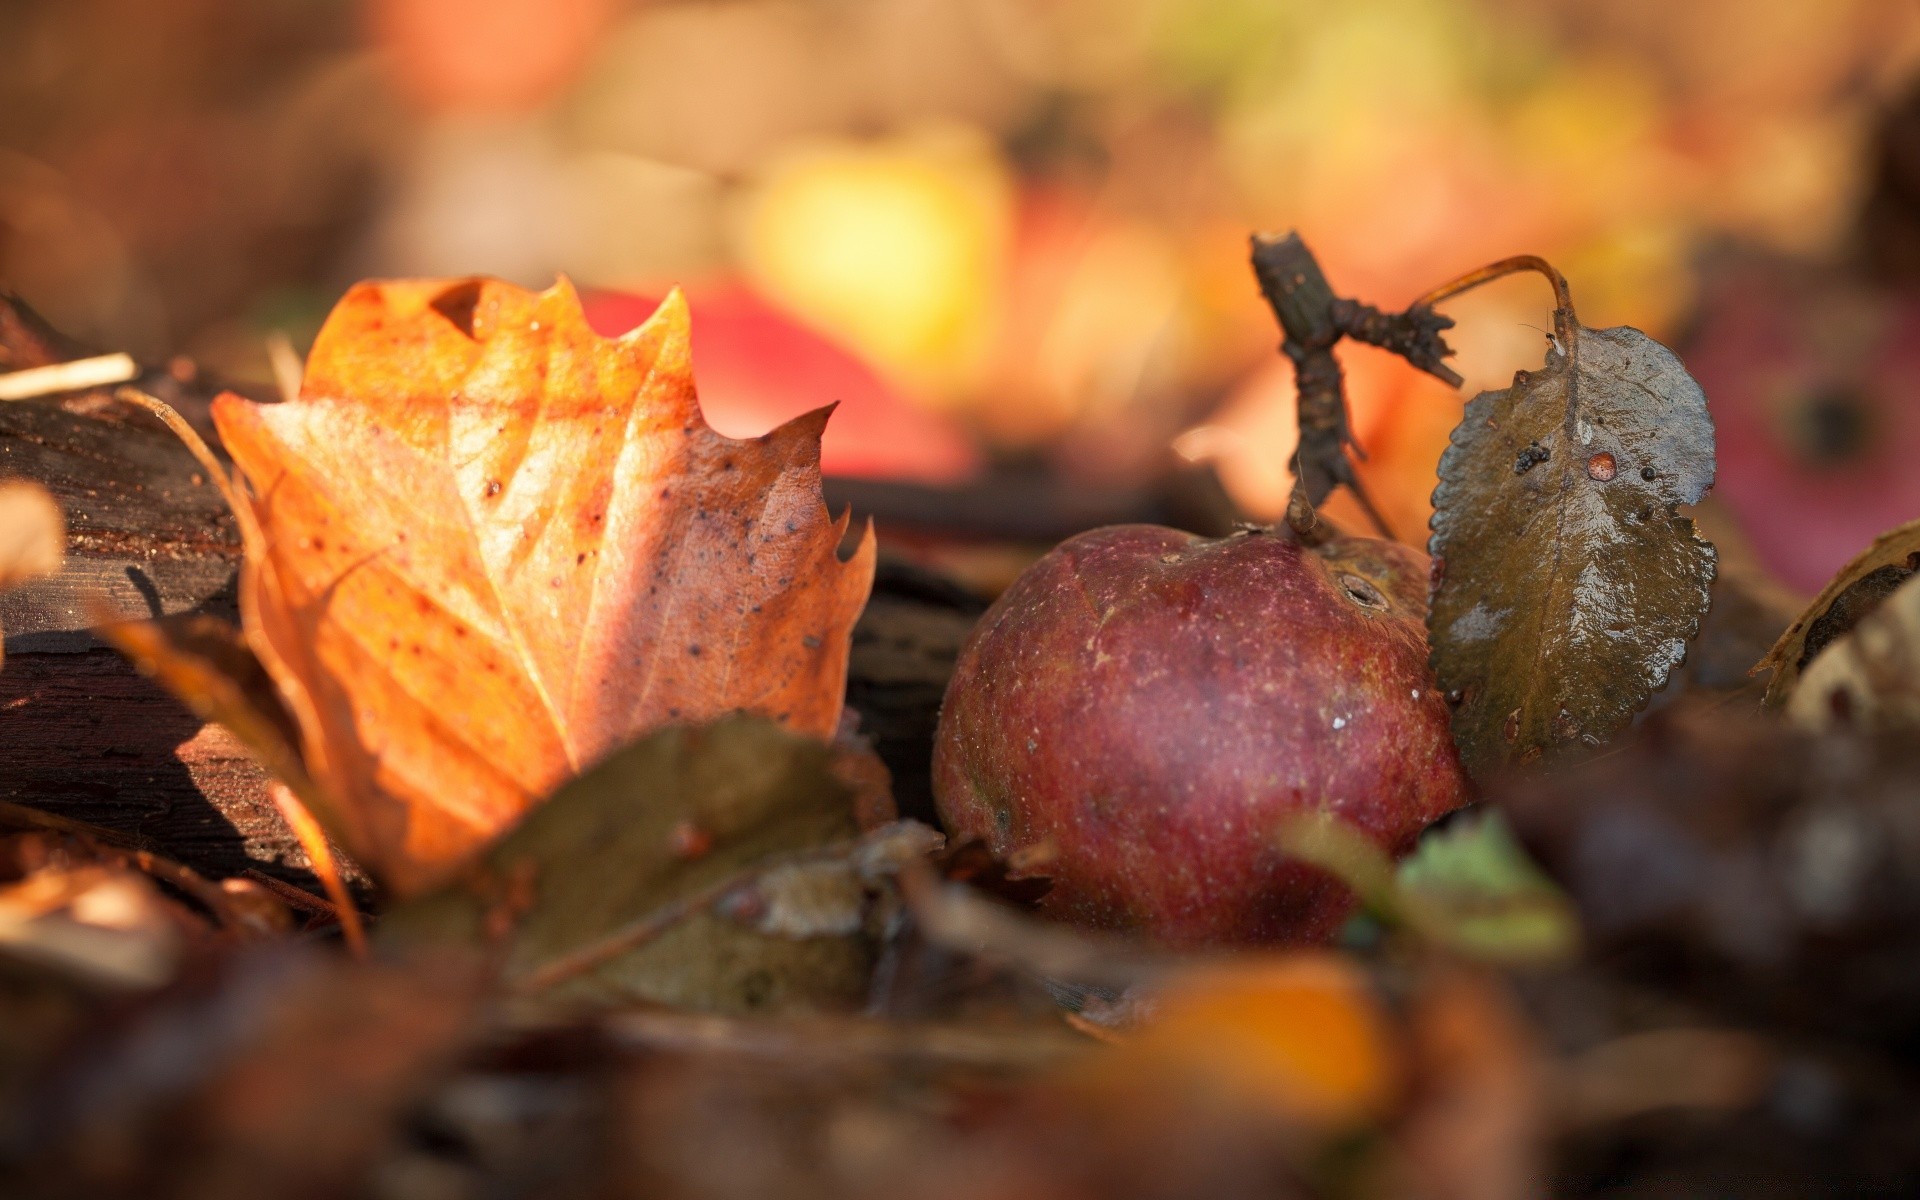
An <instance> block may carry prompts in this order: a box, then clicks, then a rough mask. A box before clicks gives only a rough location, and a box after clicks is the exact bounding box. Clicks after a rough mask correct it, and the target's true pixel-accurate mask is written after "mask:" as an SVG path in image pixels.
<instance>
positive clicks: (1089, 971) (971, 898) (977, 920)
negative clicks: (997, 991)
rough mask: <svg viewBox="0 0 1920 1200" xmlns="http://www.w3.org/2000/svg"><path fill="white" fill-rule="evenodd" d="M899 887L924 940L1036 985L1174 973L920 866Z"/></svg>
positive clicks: (1114, 981) (1125, 980) (1166, 962)
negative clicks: (1036, 979)
mask: <svg viewBox="0 0 1920 1200" xmlns="http://www.w3.org/2000/svg"><path fill="white" fill-rule="evenodd" d="M899 881H900V894H901V895H902V896H903V897H904V898H905V899H906V902H907V907H908V908H909V909H910V910H912V912H913V916H914V920H915V921H916V922H918V924H919V927H920V932H921V933H922V934H923V935H924V936H925V937H926V939H927V940H928V941H930V942H933V943H934V944H936V945H940V946H944V947H946V948H947V949H949V950H953V951H956V952H959V953H962V954H969V955H978V956H981V957H985V958H990V959H996V960H999V961H1000V962H1003V963H1006V964H1007V965H1009V966H1015V967H1019V968H1022V969H1024V970H1027V971H1030V972H1032V973H1033V974H1035V975H1037V976H1040V977H1041V978H1043V979H1049V980H1056V981H1063V982H1070V983H1080V984H1094V985H1100V986H1108V987H1120V988H1124V987H1129V986H1131V985H1133V984H1136V983H1142V982H1146V981H1148V980H1151V979H1154V978H1157V977H1159V976H1160V975H1163V974H1165V973H1167V972H1168V971H1169V970H1171V969H1173V968H1174V966H1175V964H1174V962H1173V960H1172V959H1171V958H1170V957H1167V956H1164V955H1156V954H1153V953H1151V952H1148V951H1144V950H1142V949H1141V948H1139V947H1137V946H1134V945H1132V944H1129V943H1126V942H1122V941H1118V940H1115V939H1112V938H1101V937H1096V936H1093V935H1089V934H1083V933H1076V932H1074V931H1072V930H1069V929H1067V928H1065V927H1064V926H1059V925H1050V924H1047V923H1045V922H1042V921H1036V920H1034V919H1033V918H1031V917H1028V916H1026V915H1025V914H1023V913H1020V912H1017V911H1015V910H1014V909H1012V908H1010V907H1008V906H1006V905H1004V904H998V903H995V902H994V901H992V900H988V899H986V898H985V897H983V896H981V895H980V894H979V893H978V892H976V891H975V890H974V889H972V888H970V887H967V886H966V885H965V884H960V883H949V882H947V881H946V880H943V879H941V878H940V877H939V876H937V875H936V874H934V872H933V871H932V870H930V869H928V868H926V867H924V866H910V867H908V868H906V869H904V870H902V871H901V872H900V875H899ZM1188 961H1189V962H1191V961H1193V960H1188Z"/></svg>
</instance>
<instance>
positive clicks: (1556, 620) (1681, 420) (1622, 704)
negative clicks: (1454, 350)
mask: <svg viewBox="0 0 1920 1200" xmlns="http://www.w3.org/2000/svg"><path fill="white" fill-rule="evenodd" d="M1554 320H1555V327H1556V337H1555V339H1554V343H1553V347H1552V350H1551V352H1550V353H1549V354H1548V357H1547V362H1546V366H1545V367H1544V369H1542V370H1540V371H1538V372H1534V373H1532V374H1529V373H1527V372H1521V373H1519V374H1517V375H1516V376H1515V377H1514V383H1513V386H1512V387H1510V388H1507V389H1506V390H1504V391H1498V392H1483V393H1482V394H1481V395H1479V396H1477V397H1475V398H1474V399H1473V400H1472V401H1471V402H1470V403H1469V404H1468V405H1467V408H1466V412H1465V414H1464V415H1463V416H1462V418H1461V421H1460V425H1459V427H1458V428H1456V429H1455V430H1454V433H1453V442H1452V445H1450V446H1449V447H1448V448H1447V451H1446V453H1445V454H1444V455H1443V456H1442V457H1441V460H1440V483H1439V486H1438V487H1437V488H1436V489H1435V491H1434V514H1433V523H1432V524H1433V537H1432V541H1431V545H1430V550H1431V553H1432V555H1433V560H1434V561H1433V573H1434V581H1435V585H1434V594H1433V608H1432V612H1431V614H1430V615H1429V617H1428V624H1427V628H1428V630H1429V632H1430V634H1431V638H1432V643H1433V663H1434V670H1435V672H1436V673H1437V675H1438V676H1439V680H1440V686H1441V687H1442V688H1444V689H1446V691H1447V694H1448V698H1449V700H1451V701H1453V703H1454V717H1453V732H1454V740H1455V741H1456V742H1457V743H1458V744H1459V747H1460V754H1461V758H1462V760H1463V761H1464V762H1465V763H1466V765H1467V767H1468V769H1469V770H1471V771H1472V772H1473V773H1474V774H1475V775H1476V776H1481V777H1484V776H1485V775H1486V774H1487V772H1489V771H1490V770H1492V769H1494V768H1496V767H1498V766H1500V765H1501V764H1503V763H1508V762H1515V761H1525V760H1527V759H1530V758H1532V757H1535V756H1536V755H1538V754H1540V753H1543V752H1549V751H1552V750H1553V749H1555V748H1558V747H1568V746H1580V745H1597V744H1600V743H1603V742H1605V741H1606V740H1607V739H1608V738H1610V737H1611V736H1612V735H1613V734H1614V733H1615V732H1617V731H1618V730H1619V729H1620V728H1621V727H1622V726H1624V725H1625V724H1626V723H1627V722H1628V721H1629V720H1631V719H1632V717H1633V714H1634V713H1636V712H1637V711H1639V710H1640V709H1641V708H1642V707H1643V706H1644V705H1645V704H1646V703H1647V700H1648V698H1649V697H1650V696H1651V695H1652V693H1653V692H1654V691H1656V690H1657V689H1659V688H1660V687H1662V686H1663V685H1664V684H1665V683H1666V681H1667V676H1668V674H1669V673H1670V672H1671V671H1672V670H1673V669H1674V668H1675V667H1677V666H1678V665H1679V664H1680V663H1681V662H1682V660H1683V659H1684V658H1685V657H1686V648H1687V642H1688V641H1689V639H1691V638H1692V637H1693V636H1694V634H1695V633H1696V632H1697V631H1698V629H1699V627H1700V621H1701V617H1702V616H1703V614H1704V613H1705V612H1706V609H1707V601H1708V587H1709V585H1710V584H1711V582H1712V580H1713V574H1714V565H1715V554H1714V548H1713V546H1712V544H1711V543H1709V542H1707V541H1705V540H1704V539H1702V538H1701V537H1700V536H1699V535H1698V534H1697V533H1696V532H1695V530H1694V525H1693V522H1692V520H1690V519H1688V518H1686V517H1682V516H1680V515H1679V513H1678V508H1679V506H1681V505H1683V504H1693V503H1695V502H1697V501H1698V500H1700V498H1701V497H1702V496H1704V495H1705V494H1706V492H1707V489H1708V488H1709V487H1711V486H1712V484H1713V470H1714V456H1713V422H1712V420H1711V418H1710V417H1709V416H1708V415H1707V407H1706V398H1705V397H1704V396H1703V395H1702V394H1701V391H1700V387H1699V385H1698V384H1696V383H1695V382H1694V381H1693V379H1692V377H1691V376H1689V375H1688V374H1687V372H1686V370H1685V368H1683V367H1682V366H1681V365H1680V361H1679V359H1677V358H1675V357H1674V356H1673V354H1672V353H1671V352H1670V351H1668V350H1667V349H1666V348H1665V347H1664V346H1661V345H1660V344H1659V343H1658V342H1655V341H1654V340H1653V339H1651V338H1649V337H1647V336H1646V335H1645V334H1643V333H1641V332H1639V331H1638V330H1635V329H1629V328H1625V327H1621V328H1615V329H1588V328H1586V327H1585V326H1583V325H1581V324H1580V323H1579V321H1578V320H1577V318H1576V317H1575V316H1574V314H1573V312H1572V310H1571V308H1570V307H1569V306H1567V305H1566V304H1565V303H1564V302H1563V305H1562V307H1561V308H1560V309H1559V311H1558V312H1556V314H1555V318H1554Z"/></svg>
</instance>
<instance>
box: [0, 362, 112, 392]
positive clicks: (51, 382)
mask: <svg viewBox="0 0 1920 1200" xmlns="http://www.w3.org/2000/svg"><path fill="white" fill-rule="evenodd" d="M139 374H140V365H139V364H138V363H136V362H134V361H133V356H132V355H130V354H102V355H99V356H97V357H94V358H76V359H74V360H72V361H71V362H63V363H54V364H53V365H52V366H48V367H29V368H28V369H26V370H24V371H9V372H7V373H6V374H4V375H0V400H31V399H34V398H36V397H39V396H52V395H56V394H58V393H60V392H83V391H86V390H88V389H89V388H97V387H108V386H110V385H112V384H116V383H126V382H127V381H128V380H131V379H134V378H137V377H138V376H139Z"/></svg>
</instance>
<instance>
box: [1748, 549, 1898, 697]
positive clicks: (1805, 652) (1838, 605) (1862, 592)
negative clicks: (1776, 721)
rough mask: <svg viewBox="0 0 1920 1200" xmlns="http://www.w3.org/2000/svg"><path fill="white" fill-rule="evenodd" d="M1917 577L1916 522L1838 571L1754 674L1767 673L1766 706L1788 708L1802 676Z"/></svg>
mask: <svg viewBox="0 0 1920 1200" xmlns="http://www.w3.org/2000/svg"><path fill="white" fill-rule="evenodd" d="M1915 571H1920V521H1909V522H1907V523H1906V524H1905V525H1902V526H1899V527H1898V528H1896V529H1889V530H1888V531H1887V532H1885V533H1883V534H1881V535H1880V536H1879V537H1877V538H1875V539H1874V540H1873V545H1871V546H1868V547H1867V548H1866V549H1865V550H1862V551H1861V552H1860V553H1859V554H1857V555H1855V556H1854V559H1853V561H1852V562H1850V563H1848V564H1847V565H1846V566H1844V567H1842V568H1840V572H1839V574H1837V575H1835V576H1834V577H1833V580H1832V581H1831V582H1829V583H1828V584H1827V586H1826V588H1825V589H1824V590H1822V591H1821V593H1820V594H1819V595H1818V596H1816V597H1814V601H1813V603H1812V604H1809V605H1807V607H1806V611H1804V612H1802V613H1801V614H1800V617H1799V619H1798V620H1796V621H1794V623H1793V624H1792V625H1790V626H1788V627H1787V631H1786V632H1785V633H1783V634H1781V635H1780V640H1779V641H1777V642H1775V643H1774V645H1773V649H1772V650H1769V651H1768V652H1767V656H1766V657H1765V658H1763V659H1761V660H1760V663H1759V665H1758V666H1756V667H1754V671H1755V672H1759V671H1765V670H1772V672H1773V677H1772V678H1771V679H1769V680H1768V681H1767V700H1766V702H1767V705H1768V706H1769V707H1779V706H1780V705H1782V704H1785V703H1787V702H1788V700H1789V699H1790V698H1791V697H1792V696H1793V694H1794V691H1795V689H1796V687H1797V686H1798V684H1799V682H1800V675H1801V672H1803V671H1805V670H1806V669H1807V667H1808V666H1809V665H1810V664H1811V663H1812V662H1813V661H1814V660H1815V659H1816V658H1818V657H1819V656H1820V654H1821V652H1822V651H1824V650H1825V649H1826V648H1827V647H1828V646H1830V645H1832V644H1833V643H1834V642H1835V641H1837V640H1839V639H1840V638H1841V637H1843V636H1845V635H1846V633H1847V632H1848V631H1849V630H1851V629H1852V628H1853V627H1854V626H1855V625H1858V624H1859V623H1860V621H1861V619H1862V618H1864V617H1865V616H1866V615H1867V614H1868V613H1871V612H1872V611H1873V610H1874V609H1875V608H1877V607H1879V606H1880V604H1881V602H1882V601H1884V600H1886V599H1887V597H1889V596H1891V595H1892V594H1893V593H1894V591H1895V590H1897V589H1898V588H1899V587H1900V586H1901V585H1902V584H1904V583H1906V581H1907V580H1908V579H1910V578H1912V577H1913V575H1914V572H1915Z"/></svg>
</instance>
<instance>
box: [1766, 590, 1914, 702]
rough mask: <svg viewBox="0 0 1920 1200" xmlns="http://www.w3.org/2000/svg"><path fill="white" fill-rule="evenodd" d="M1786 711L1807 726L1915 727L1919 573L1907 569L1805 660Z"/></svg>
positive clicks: (1789, 696)
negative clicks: (1885, 593)
mask: <svg viewBox="0 0 1920 1200" xmlns="http://www.w3.org/2000/svg"><path fill="white" fill-rule="evenodd" d="M1893 569H1894V568H1891V567H1883V568H1881V570H1882V571H1890V570H1893ZM1876 573H1877V572H1876ZM1836 607H1837V606H1836ZM1787 712H1788V714H1789V715H1791V716H1792V717H1793V719H1794V720H1796V721H1798V722H1800V723H1801V724H1803V725H1806V726H1808V727H1809V728H1812V729H1828V728H1832V727H1834V726H1849V725H1851V726H1861V727H1868V728H1880V729H1906V730H1912V729H1916V728H1920V578H1914V577H1912V575H1911V573H1909V577H1908V578H1907V580H1906V582H1905V583H1902V584H1901V585H1900V586H1899V587H1898V588H1897V589H1895V591H1894V593H1893V594H1892V595H1890V596H1887V597H1886V598H1885V599H1884V600H1882V601H1881V602H1880V604H1879V605H1878V606H1877V607H1875V608H1874V609H1873V610H1872V611H1871V612H1869V613H1867V614H1866V615H1865V616H1864V617H1861V618H1860V622H1859V624H1857V625H1855V626H1854V627H1853V628H1852V629H1851V630H1849V631H1848V632H1847V633H1845V634H1842V635H1841V636H1840V638H1839V639H1838V640H1836V641H1834V642H1831V643H1830V644H1828V645H1827V647H1826V648H1825V649H1823V650H1821V651H1820V652H1819V654H1818V655H1817V656H1816V657H1815V658H1814V659H1813V661H1812V662H1810V663H1808V664H1807V665H1806V668H1805V669H1804V670H1802V671H1801V672H1800V677H1799V680H1798V682H1797V683H1796V684H1795V686H1794V688H1793V690H1792V692H1791V693H1790V694H1789V695H1788V696H1787Z"/></svg>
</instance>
